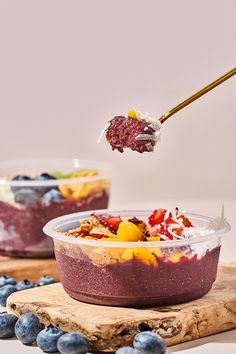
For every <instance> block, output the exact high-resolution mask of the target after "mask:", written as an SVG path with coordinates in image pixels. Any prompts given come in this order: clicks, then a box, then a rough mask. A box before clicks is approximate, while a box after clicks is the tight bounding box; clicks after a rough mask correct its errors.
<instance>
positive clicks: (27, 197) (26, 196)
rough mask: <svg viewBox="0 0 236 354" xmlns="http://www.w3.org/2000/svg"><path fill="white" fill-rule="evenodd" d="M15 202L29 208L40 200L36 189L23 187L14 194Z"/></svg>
mask: <svg viewBox="0 0 236 354" xmlns="http://www.w3.org/2000/svg"><path fill="white" fill-rule="evenodd" d="M14 195H15V198H14V199H15V202H16V203H19V204H22V205H24V206H27V205H29V204H32V203H33V202H35V201H36V200H37V199H38V197H39V196H38V194H37V192H36V190H35V189H33V188H30V187H22V188H19V187H18V190H17V191H15V192H14Z"/></svg>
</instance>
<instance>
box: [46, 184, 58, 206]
mask: <svg viewBox="0 0 236 354" xmlns="http://www.w3.org/2000/svg"><path fill="white" fill-rule="evenodd" d="M61 199H62V195H61V193H60V192H59V190H57V189H55V188H52V189H50V191H48V192H47V193H45V194H44V196H43V201H44V202H45V203H46V204H47V203H49V202H58V201H60V200H61Z"/></svg>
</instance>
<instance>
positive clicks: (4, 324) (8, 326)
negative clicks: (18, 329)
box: [0, 311, 18, 338]
mask: <svg viewBox="0 0 236 354" xmlns="http://www.w3.org/2000/svg"><path fill="white" fill-rule="evenodd" d="M17 320H18V318H17V317H16V316H15V315H12V314H11V313H7V312H6V311H5V312H0V338H11V337H13V336H14V335H15V324H16V321H17Z"/></svg>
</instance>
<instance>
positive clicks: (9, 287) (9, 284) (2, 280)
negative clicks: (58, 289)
mask: <svg viewBox="0 0 236 354" xmlns="http://www.w3.org/2000/svg"><path fill="white" fill-rule="evenodd" d="M53 283H55V280H54V279H53V278H52V277H49V276H48V275H44V276H43V277H42V278H40V279H39V280H38V281H37V282H36V283H35V284H33V283H31V282H30V281H29V280H27V279H24V280H21V281H19V282H18V283H17V282H16V281H15V279H13V278H12V277H9V276H8V275H3V276H0V305H2V306H6V302H7V298H8V296H10V295H11V294H12V293H14V292H16V291H21V290H26V289H31V288H34V287H38V286H44V285H49V284H53Z"/></svg>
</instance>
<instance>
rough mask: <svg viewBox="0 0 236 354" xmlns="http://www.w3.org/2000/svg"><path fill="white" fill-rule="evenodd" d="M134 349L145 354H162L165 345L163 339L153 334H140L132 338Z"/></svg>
mask: <svg viewBox="0 0 236 354" xmlns="http://www.w3.org/2000/svg"><path fill="white" fill-rule="evenodd" d="M133 345H134V348H135V349H137V350H139V351H143V352H145V354H164V353H165V352H166V345H165V342H164V341H163V339H162V338H161V337H160V336H159V335H158V334H155V333H153V332H149V331H146V332H140V333H138V334H137V335H136V336H135V337H134V342H133Z"/></svg>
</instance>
